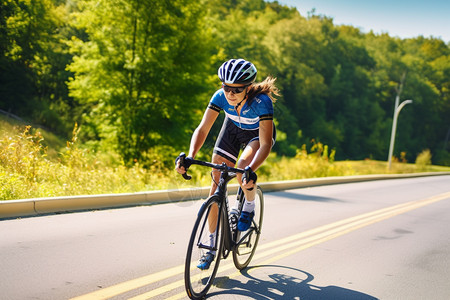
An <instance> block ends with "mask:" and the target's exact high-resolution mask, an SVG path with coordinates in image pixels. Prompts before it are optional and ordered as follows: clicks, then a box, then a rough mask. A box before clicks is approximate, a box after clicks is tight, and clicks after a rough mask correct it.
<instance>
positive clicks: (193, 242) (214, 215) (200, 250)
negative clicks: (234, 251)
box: [184, 195, 224, 299]
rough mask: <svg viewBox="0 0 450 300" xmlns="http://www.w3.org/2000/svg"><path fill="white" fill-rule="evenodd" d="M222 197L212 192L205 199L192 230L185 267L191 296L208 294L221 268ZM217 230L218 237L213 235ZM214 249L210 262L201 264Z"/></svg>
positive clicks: (187, 285)
mask: <svg viewBox="0 0 450 300" xmlns="http://www.w3.org/2000/svg"><path fill="white" fill-rule="evenodd" d="M219 200H220V199H219V197H217V196H215V195H213V196H211V197H209V198H208V199H207V200H206V201H205V203H204V204H203V206H202V207H201V208H200V211H199V212H198V217H197V220H196V222H195V225H194V229H193V230H192V234H191V238H190V241H189V245H188V250H187V255H186V264H185V270H184V282H185V287H186V292H187V294H188V296H189V298H191V299H202V298H204V297H205V295H206V293H207V292H208V290H209V289H210V288H211V285H212V284H213V281H214V278H215V276H216V273H217V269H218V268H219V262H220V257H221V253H222V250H223V224H224V222H223V214H222V213H220V214H219ZM219 216H220V217H219ZM214 231H216V234H215V237H214V236H213V237H211V233H212V232H214ZM211 253H215V257H214V260H213V261H212V262H211V263H210V264H209V266H207V267H205V266H204V265H201V264H202V262H204V258H205V257H208V255H210V254H211ZM202 258H203V260H202ZM209 258H210V257H209ZM199 266H200V267H199Z"/></svg>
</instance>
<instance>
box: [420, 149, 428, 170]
mask: <svg viewBox="0 0 450 300" xmlns="http://www.w3.org/2000/svg"><path fill="white" fill-rule="evenodd" d="M430 165H431V152H430V149H426V150H423V151H422V152H420V154H419V155H417V158H416V166H417V168H418V169H419V170H426V169H427V167H428V166H430Z"/></svg>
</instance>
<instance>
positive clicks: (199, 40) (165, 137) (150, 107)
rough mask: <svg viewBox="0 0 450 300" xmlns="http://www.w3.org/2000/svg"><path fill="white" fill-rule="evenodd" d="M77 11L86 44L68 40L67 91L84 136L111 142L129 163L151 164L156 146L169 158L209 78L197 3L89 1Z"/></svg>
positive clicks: (200, 106) (199, 106)
mask: <svg viewBox="0 0 450 300" xmlns="http://www.w3.org/2000/svg"><path fill="white" fill-rule="evenodd" d="M78 8H79V13H78V14H77V22H78V24H79V25H80V28H83V29H84V30H85V31H86V34H87V38H86V39H85V40H82V39H80V38H74V39H73V41H72V44H71V45H72V49H73V51H74V53H76V55H75V57H74V61H73V63H72V64H71V65H70V66H69V70H71V71H72V72H74V73H75V76H74V77H73V78H72V79H71V80H70V81H69V88H70V94H71V96H73V97H74V98H75V99H77V100H78V101H80V103H82V105H83V107H84V124H83V125H84V126H85V127H88V128H89V129H88V132H89V138H90V139H97V140H104V141H105V140H106V141H108V142H109V144H110V145H111V146H113V147H114V148H116V149H117V150H118V151H119V153H120V154H121V155H122V157H123V158H124V161H125V162H126V163H131V162H132V161H133V160H146V161H149V160H150V159H154V157H153V158H152V157H151V156H152V155H154V154H155V148H158V147H159V149H164V151H169V152H173V151H174V150H173V149H174V147H175V146H177V144H179V143H180V140H183V141H184V142H185V141H186V140H188V138H187V133H188V132H191V131H192V130H193V127H194V125H193V123H194V122H193V120H195V122H198V117H199V115H200V114H201V113H202V112H203V110H204V108H205V107H206V103H205V92H207V91H210V89H209V87H208V83H210V82H211V79H210V76H211V74H214V72H212V68H211V66H210V58H211V48H212V47H211V45H210V43H211V38H210V37H209V30H208V29H206V24H205V22H204V19H203V17H202V3H201V2H197V1H188V0H185V1H176V2H172V1H164V0H158V1H154V0H147V1H137V0H136V1H125V0H114V1H109V0H108V1H106V0H104V1H90V0H86V1H80V2H79V7H78ZM186 111H189V112H186ZM185 143H186V142H185ZM152 148H153V150H151V149H152ZM152 153H153V154H152ZM149 156H150V157H149ZM170 160H171V159H170Z"/></svg>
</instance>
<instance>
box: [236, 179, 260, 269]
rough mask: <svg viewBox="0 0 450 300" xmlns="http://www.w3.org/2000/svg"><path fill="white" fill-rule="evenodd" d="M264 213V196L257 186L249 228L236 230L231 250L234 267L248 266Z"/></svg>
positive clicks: (256, 243)
mask: <svg viewBox="0 0 450 300" xmlns="http://www.w3.org/2000/svg"><path fill="white" fill-rule="evenodd" d="M263 215H264V196H263V192H262V190H261V188H260V187H259V186H258V188H257V190H256V196H255V216H254V217H253V222H252V225H251V226H250V228H249V229H248V230H247V231H245V232H241V231H238V232H237V238H236V244H237V245H236V248H235V250H234V251H233V262H234V265H235V266H236V268H238V269H239V270H242V269H244V268H246V267H247V266H248V264H249V263H250V261H251V260H252V257H253V255H254V254H255V251H256V246H257V245H258V241H259V236H260V235H261V227H262V223H263Z"/></svg>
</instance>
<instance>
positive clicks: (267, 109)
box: [256, 94, 273, 121]
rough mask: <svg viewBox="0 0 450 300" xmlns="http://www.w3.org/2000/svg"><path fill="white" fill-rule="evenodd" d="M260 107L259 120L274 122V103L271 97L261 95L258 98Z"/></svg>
mask: <svg viewBox="0 0 450 300" xmlns="http://www.w3.org/2000/svg"><path fill="white" fill-rule="evenodd" d="M256 101H257V102H258V107H259V110H258V111H259V120H260V121H266V120H273V103H272V100H271V99H270V97H269V96H267V95H265V94H260V95H258V97H257V98H256Z"/></svg>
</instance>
